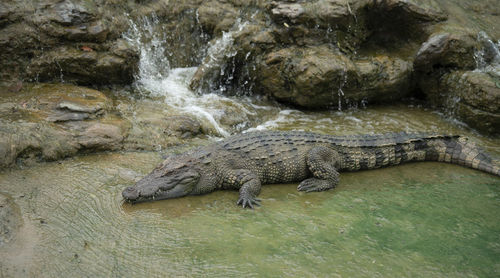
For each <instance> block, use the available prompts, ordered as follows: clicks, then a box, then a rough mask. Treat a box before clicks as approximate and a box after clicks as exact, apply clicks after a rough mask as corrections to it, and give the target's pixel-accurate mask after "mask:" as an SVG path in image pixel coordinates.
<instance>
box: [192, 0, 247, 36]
mask: <svg viewBox="0 0 500 278" xmlns="http://www.w3.org/2000/svg"><path fill="white" fill-rule="evenodd" d="M197 12H198V20H199V23H200V24H201V25H202V26H203V29H204V30H206V31H207V32H209V33H210V34H212V35H216V36H219V35H221V34H222V32H223V31H226V32H227V31H228V30H229V29H230V28H231V27H232V26H233V25H234V23H235V22H236V19H237V18H238V16H239V12H238V11H237V10H236V8H235V7H234V6H233V5H231V4H230V3H223V2H221V1H214V0H212V1H204V2H203V3H202V4H201V5H200V7H199V8H198V10H197Z"/></svg>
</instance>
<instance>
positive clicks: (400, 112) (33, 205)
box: [0, 106, 500, 277]
mask: <svg viewBox="0 0 500 278" xmlns="http://www.w3.org/2000/svg"><path fill="white" fill-rule="evenodd" d="M285 114H286V115H285V116H284V117H282V116H283V115H281V116H280V115H275V116H272V117H271V116H270V118H269V119H268V120H269V121H271V122H273V124H275V125H276V126H275V128H277V129H305V128H306V127H307V126H312V128H311V129H312V130H315V131H318V132H327V133H328V132H330V133H333V132H335V133H337V134H352V133H363V132H364V133H370V132H380V131H382V130H387V129H388V130H392V129H391V128H390V127H393V129H395V130H393V131H397V130H396V129H398V128H399V130H410V131H411V130H421V129H423V130H426V131H436V130H443V132H446V133H461V134H467V135H468V136H469V137H471V139H472V140H474V141H476V142H477V143H478V144H481V145H483V146H484V147H485V148H487V149H488V150H489V151H490V152H492V153H494V154H496V155H498V154H499V153H500V152H499V148H500V142H499V140H498V139H488V138H485V137H481V136H479V135H476V134H474V133H472V132H470V131H468V130H467V129H464V128H462V127H461V126H460V125H456V124H454V123H451V122H449V121H448V120H445V119H442V118H441V117H440V116H439V115H437V114H435V113H433V112H430V111H425V110H423V109H420V108H414V107H413V108H412V107H409V108H408V107H403V106H396V107H392V108H370V109H366V110H353V111H348V112H343V113H336V112H332V113H300V112H292V113H288V112H287V113H285ZM278 119H280V120H278ZM311 123H314V124H311ZM161 160H162V154H160V153H154V152H145V153H113V154H111V153H110V154H98V155H89V156H84V157H78V158H72V159H68V160H65V161H62V162H54V163H45V164H40V165H36V166H33V167H30V168H27V169H11V170H4V171H3V172H0V192H1V193H3V194H7V195H9V196H11V197H12V198H13V199H14V200H15V202H16V203H17V204H18V205H19V207H20V209H21V212H22V214H23V218H24V225H23V227H22V228H21V230H20V231H19V233H18V235H17V238H16V240H15V242H14V243H12V244H11V245H10V246H8V248H7V249H5V247H4V248H3V249H2V248H0V258H1V260H0V277H1V276H5V277H23V276H27V277H179V276H181V277H182V276H184V277H206V276H211V277H285V276H293V277H498V276H500V221H499V220H500V216H499V215H500V179H499V178H498V177H494V176H491V175H488V174H484V173H481V172H478V171H474V170H470V169H465V168H462V167H459V166H455V165H448V164H442V163H433V162H426V163H416V164H407V165H402V166H398V167H393V168H387V169H381V170H373V171H364V172H355V173H343V174H342V175H341V182H340V185H339V186H338V187H337V188H336V189H335V190H332V191H328V192H321V193H309V194H307V193H302V192H298V191H297V190H296V186H297V184H288V185H271V186H265V187H264V188H263V190H262V193H261V197H262V199H263V201H262V204H263V206H262V207H260V208H257V209H255V210H248V209H246V210H244V209H241V208H240V207H237V206H236V205H235V202H236V200H237V195H238V193H237V192H233V191H223V192H215V193H212V194H209V195H204V196H192V197H186V198H180V199H175V200H165V201H158V202H152V203H144V204H139V205H130V204H123V202H122V198H121V191H122V190H123V188H125V187H126V186H129V185H131V184H133V182H134V181H135V180H137V179H138V178H140V177H142V176H143V175H145V174H147V173H148V172H149V171H150V170H151V169H152V168H153V167H154V166H155V165H156V164H157V163H159V162H160V161H161Z"/></svg>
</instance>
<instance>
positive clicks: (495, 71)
mask: <svg viewBox="0 0 500 278" xmlns="http://www.w3.org/2000/svg"><path fill="white" fill-rule="evenodd" d="M477 40H478V42H479V43H480V44H481V48H480V49H477V50H476V52H475V53H474V58H475V60H476V65H477V70H479V71H482V72H485V73H489V74H492V75H496V76H497V77H500V50H499V49H500V40H499V41H497V42H496V43H495V42H494V41H493V40H492V39H491V38H490V37H489V36H488V35H487V34H486V33H485V32H483V31H481V32H479V33H478V35H477Z"/></svg>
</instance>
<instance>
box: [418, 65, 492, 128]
mask: <svg viewBox="0 0 500 278" xmlns="http://www.w3.org/2000/svg"><path fill="white" fill-rule="evenodd" d="M426 94H427V96H428V99H429V100H430V102H431V103H432V104H433V105H435V106H437V107H440V108H441V109H443V111H444V112H445V113H446V114H448V115H450V116H453V117H456V118H458V119H459V120H461V121H463V122H465V123H467V124H468V125H470V126H471V127H474V128H475V129H477V130H478V131H481V132H483V133H486V134H491V135H499V134H500V78H499V77H498V76H493V75H490V74H488V73H485V72H480V71H454V72H451V73H448V74H445V75H443V76H442V77H441V78H440V79H439V81H438V82H437V85H436V86H434V87H432V88H431V89H429V90H428V91H426Z"/></svg>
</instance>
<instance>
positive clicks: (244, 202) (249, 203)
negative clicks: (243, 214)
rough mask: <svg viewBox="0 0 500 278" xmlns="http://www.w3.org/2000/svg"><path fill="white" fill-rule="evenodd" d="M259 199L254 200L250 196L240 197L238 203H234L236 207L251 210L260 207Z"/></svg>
mask: <svg viewBox="0 0 500 278" xmlns="http://www.w3.org/2000/svg"><path fill="white" fill-rule="evenodd" d="M260 201H261V200H260V199H259V198H255V197H252V196H240V198H239V199H238V202H236V204H237V205H241V206H242V207H243V208H246V207H249V208H251V209H253V206H254V205H256V206H260Z"/></svg>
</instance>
